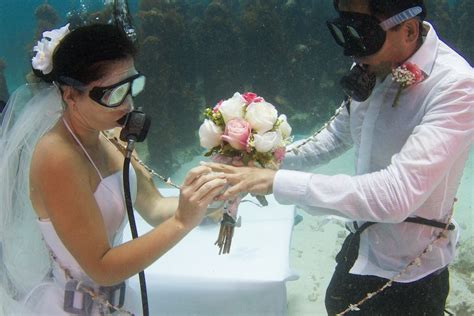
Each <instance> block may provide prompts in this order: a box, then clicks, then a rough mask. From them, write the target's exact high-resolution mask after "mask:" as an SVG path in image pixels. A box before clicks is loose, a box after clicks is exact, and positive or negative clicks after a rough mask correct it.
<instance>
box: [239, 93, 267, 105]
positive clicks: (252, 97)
mask: <svg viewBox="0 0 474 316" xmlns="http://www.w3.org/2000/svg"><path fill="white" fill-rule="evenodd" d="M242 97H243V98H244V99H245V103H246V105H249V104H250V103H252V102H255V103H257V102H262V101H263V98H262V97H258V96H257V95H256V94H255V93H253V92H245V93H244V94H242Z"/></svg>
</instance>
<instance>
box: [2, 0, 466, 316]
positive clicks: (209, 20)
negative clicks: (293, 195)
mask: <svg viewBox="0 0 474 316" xmlns="http://www.w3.org/2000/svg"><path fill="white" fill-rule="evenodd" d="M110 2H111V1H104V0H83V1H80V0H49V1H44V0H0V29H1V30H2V31H1V32H0V100H6V98H7V97H8V95H9V94H11V93H12V92H13V91H14V90H15V89H16V88H17V87H18V86H20V85H21V84H23V83H24V82H25V77H26V75H27V73H28V72H29V71H30V58H31V54H30V51H31V48H32V46H33V45H34V43H35V41H36V40H37V39H38V36H39V35H40V34H41V32H42V31H44V30H46V29H50V28H56V27H58V26H62V25H64V24H65V23H67V22H68V21H72V23H82V21H102V22H107V21H108V20H109V19H110V11H107V10H108V9H107V5H108V4H109V3H110ZM426 2H427V5H428V21H430V22H431V23H432V24H433V25H434V26H435V28H436V29H437V32H438V34H439V35H440V37H441V38H442V39H443V40H445V41H446V42H447V43H448V44H450V45H451V46H452V47H453V48H455V49H456V51H458V52H459V53H460V54H461V55H463V56H464V57H465V58H466V59H467V60H468V61H469V62H470V64H471V65H473V64H474V41H473V39H474V29H473V28H472V20H473V19H474V1H472V0H452V1H445V0H439V1H435V0H431V1H426ZM128 4H129V8H130V12H131V14H132V17H133V21H134V23H135V26H136V30H137V34H138V44H139V46H140V55H139V56H138V58H137V69H138V70H140V71H141V72H143V73H144V74H145V75H146V76H147V78H148V86H147V89H146V90H145V92H144V93H143V94H142V95H140V96H139V98H138V99H137V103H138V104H139V105H140V106H143V107H144V110H145V111H146V112H147V113H148V114H150V115H151V116H152V120H153V122H154V123H153V127H152V129H151V131H150V134H149V137H148V139H147V142H146V143H144V144H142V145H140V147H139V151H140V153H141V155H142V158H143V159H144V160H145V161H147V163H149V164H150V165H152V166H153V167H154V168H155V169H156V170H157V171H159V172H161V173H163V174H164V175H165V176H170V177H171V178H172V179H173V181H174V182H176V183H180V182H181V180H182V179H183V177H184V174H185V172H186V171H187V170H188V169H189V168H191V167H193V166H195V165H196V164H197V163H198V162H199V161H200V160H201V159H202V153H203V149H202V148H200V147H199V142H198V137H197V130H198V128H199V125H200V123H201V122H202V117H201V112H202V110H203V109H204V108H205V107H206V106H213V105H214V104H216V103H217V102H218V101H219V100H220V99H226V98H228V97H230V96H231V95H232V94H233V93H234V92H235V91H240V92H244V91H249V90H251V91H254V92H256V93H258V94H259V95H261V96H263V97H265V99H267V100H268V101H270V102H271V103H273V104H274V105H275V106H276V107H277V108H278V110H279V112H280V113H285V114H286V115H287V116H288V121H289V123H290V124H291V125H292V126H293V128H294V133H297V134H299V135H310V134H311V133H312V132H314V131H315V130H317V129H318V128H319V127H320V126H322V124H324V122H325V121H326V120H327V119H328V118H329V117H331V115H332V114H333V113H334V110H335V109H336V108H337V107H338V106H339V103H340V101H341V99H342V97H343V94H342V91H341V89H340V88H339V86H338V80H339V77H340V76H341V74H343V73H344V72H345V71H346V69H347V67H348V66H349V65H350V63H351V61H350V60H349V59H347V58H345V57H343V55H342V52H340V49H339V48H338V47H337V46H336V44H335V43H333V40H332V38H331V37H330V35H329V32H328V31H327V28H326V26H325V21H326V19H327V18H329V17H332V16H334V12H333V8H332V1H325V0H321V1H317V0H300V1H298V0H288V1H277V0H272V1H257V0H241V1H237V0H228V1H201V0H188V1H186V0H182V1H160V0H131V1H129V2H128ZM157 100H158V101H157ZM352 154H353V153H352V152H348V153H346V154H345V155H343V156H342V157H340V158H338V159H336V160H334V161H332V162H331V163H330V164H328V165H326V166H324V167H321V168H319V169H317V170H316V172H320V173H324V174H337V173H347V174H352V173H353V168H352V167H351V166H352V162H353V158H352ZM473 176H474V154H472V152H471V155H470V158H469V160H468V162H467V164H466V167H465V170H464V176H463V179H462V183H461V186H460V188H459V191H458V199H459V201H458V202H457V204H456V209H455V215H454V217H455V219H456V220H457V222H458V223H460V227H461V239H460V243H459V247H458V256H457V259H456V260H455V262H454V263H453V264H452V265H451V290H450V296H449V299H448V309H449V310H450V311H451V312H453V313H455V314H456V315H473V314H474V252H472V251H471V249H472V248H473V247H474V215H473V205H474V189H473V188H474V179H473ZM157 184H158V185H159V186H162V185H163V184H161V183H158V182H157ZM298 213H299V215H301V216H302V218H303V220H302V221H301V222H300V223H299V224H297V225H296V226H295V228H294V232H293V237H292V247H291V249H290V253H291V267H292V268H293V269H294V270H295V271H296V272H297V273H298V274H299V275H300V278H299V280H297V281H292V282H288V284H287V288H288V310H289V314H290V315H295V316H296V315H324V314H325V309H324V293H325V290H326V286H327V284H328V282H329V279H330V277H331V275H332V271H333V269H334V256H335V254H336V253H337V251H338V250H339V248H340V245H341V243H342V241H343V239H344V237H345V234H346V232H345V229H344V227H343V226H342V225H341V223H339V222H337V221H334V220H330V219H327V218H321V217H314V216H310V215H308V214H306V213H304V212H303V211H301V210H299V211H298Z"/></svg>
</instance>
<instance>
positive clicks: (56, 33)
mask: <svg viewBox="0 0 474 316" xmlns="http://www.w3.org/2000/svg"><path fill="white" fill-rule="evenodd" d="M68 33H69V23H68V24H66V25H65V26H63V27H62V28H60V29H56V30H51V31H46V32H43V38H42V39H41V40H40V41H38V43H37V45H36V46H35V47H33V51H34V52H36V54H35V56H34V57H33V58H32V59H31V65H32V66H33V68H34V69H36V70H39V71H41V72H42V73H43V74H45V75H47V74H49V73H50V72H51V71H52V70H53V53H54V50H55V49H56V46H58V44H59V42H60V41H61V40H62V39H63V38H64V36H66V34H68Z"/></svg>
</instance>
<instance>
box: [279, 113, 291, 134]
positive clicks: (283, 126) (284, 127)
mask: <svg viewBox="0 0 474 316" xmlns="http://www.w3.org/2000/svg"><path fill="white" fill-rule="evenodd" d="M278 120H280V121H281V123H280V126H279V131H280V133H281V137H282V138H283V139H287V138H288V137H290V135H291V130H292V129H291V126H290V124H288V121H287V120H286V115H285V114H282V115H280V116H279V117H278Z"/></svg>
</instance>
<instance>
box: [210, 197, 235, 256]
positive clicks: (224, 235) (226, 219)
mask: <svg viewBox="0 0 474 316" xmlns="http://www.w3.org/2000/svg"><path fill="white" fill-rule="evenodd" d="M240 200H241V197H236V198H235V199H233V200H231V201H226V202H225V205H224V215H223V217H222V221H221V227H220V229H219V236H218V237H217V240H216V242H215V243H214V244H215V245H217V247H219V255H220V254H227V253H230V246H231V245H232V237H233V236H234V228H235V227H236V226H237V227H238V226H240V220H237V208H238V206H239V203H240Z"/></svg>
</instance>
